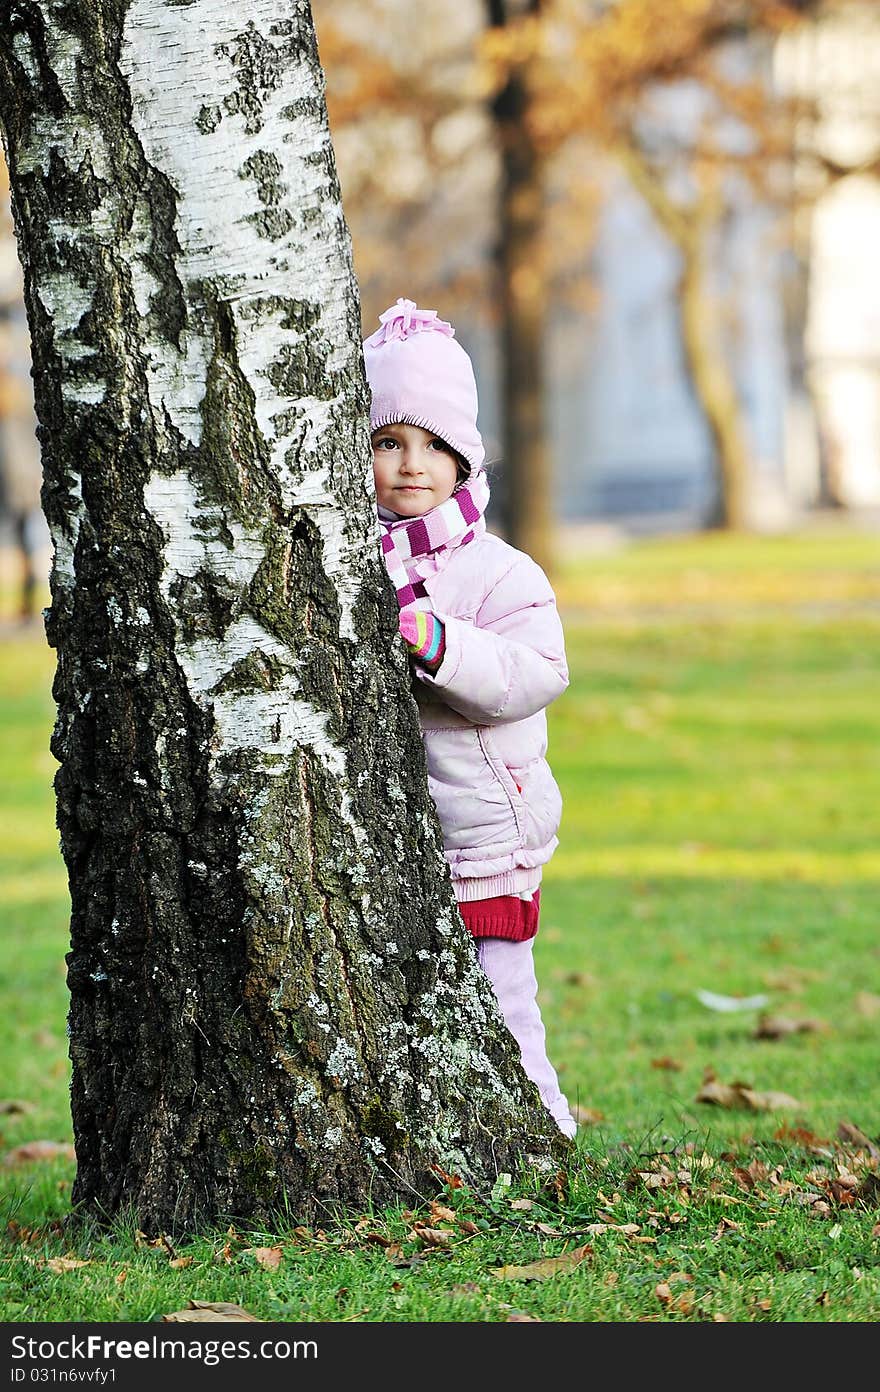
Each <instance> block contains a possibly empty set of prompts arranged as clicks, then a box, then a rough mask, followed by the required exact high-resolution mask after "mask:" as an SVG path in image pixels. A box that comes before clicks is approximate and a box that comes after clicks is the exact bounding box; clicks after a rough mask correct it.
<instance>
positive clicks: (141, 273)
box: [0, 0, 567, 1230]
mask: <svg viewBox="0 0 880 1392" xmlns="http://www.w3.org/2000/svg"><path fill="white" fill-rule="evenodd" d="M0 81H2V94H0V115H2V122H3V127H4V137H5V145H6V151H7V158H8V162H9V167H10V174H11V182H12V191H13V199H14V211H15V217H16V228H17V235H18V239H19V246H20V251H21V256H22V261H23V264H24V269H25V280H26V297H27V306H28V315H29V322H30V328H31V335H32V346H33V361H34V379H35V388H36V398H37V410H38V416H39V420H40V435H41V442H42V449H43V457H44V476H45V483H44V489H43V503H44V509H45V512H46V515H47V518H48V520H49V524H50V527H51V530H52V535H53V540H54V562H53V569H52V577H51V593H52V602H51V607H50V609H49V611H48V612H47V621H46V626H47V634H48V638H49V642H50V643H51V644H52V645H53V647H55V648H56V649H57V672H56V678H55V685H54V694H55V698H56V702H57V711H58V715H57V723H56V727H55V731H54V735H53V740H52V749H53V752H54V754H55V756H56V758H57V759H58V761H59V769H58V773H57V775H56V790H57V811H58V826H59V830H60V834H61V848H62V852H63V855H64V859H65V862H66V865H67V868H68V872H69V883H70V895H71V949H70V953H69V956H68V965H69V977H68V979H69V985H70V993H71V1006H70V1022H69V1029H70V1053H71V1059H72V1065H73V1080H72V1112H73V1124H74V1133H75V1141H76V1150H77V1177H76V1183H75V1187H74V1192H73V1199H74V1201H75V1202H76V1203H78V1204H81V1205H83V1206H84V1207H85V1208H86V1209H87V1210H90V1211H92V1212H98V1213H101V1214H104V1215H108V1214H112V1213H114V1212H116V1211H118V1210H119V1209H120V1208H121V1207H122V1206H131V1207H132V1208H133V1210H134V1212H135V1213H136V1215H137V1219H138V1222H139V1223H140V1225H141V1226H142V1227H145V1228H146V1229H147V1230H157V1229H165V1230H171V1229H173V1230H180V1229H182V1228H186V1227H193V1226H195V1225H197V1224H204V1223H206V1222H210V1221H211V1220H213V1219H215V1218H217V1217H218V1216H220V1215H227V1214H235V1215H239V1216H246V1217H250V1218H253V1219H257V1218H260V1217H269V1216H270V1215H271V1214H272V1213H273V1212H277V1210H278V1209H279V1208H280V1207H281V1206H282V1205H283V1204H286V1205H287V1206H288V1208H289V1210H290V1211H292V1212H294V1213H296V1214H298V1215H300V1217H301V1220H302V1221H308V1220H309V1218H310V1217H312V1216H314V1214H315V1212H316V1211H318V1209H319V1207H324V1211H326V1205H327V1203H328V1202H329V1203H334V1202H338V1203H342V1204H348V1205H362V1204H364V1203H365V1202H366V1201H367V1200H368V1199H372V1200H373V1201H380V1202H381V1201H384V1200H386V1199H387V1200H394V1199H397V1198H399V1197H400V1196H401V1195H404V1194H405V1195H406V1196H407V1198H408V1199H410V1200H411V1198H412V1189H411V1187H410V1186H414V1187H415V1188H416V1189H418V1190H423V1189H424V1186H425V1185H431V1184H432V1180H433V1182H434V1183H436V1180H435V1179H434V1171H433V1170H432V1166H434V1165H437V1164H439V1165H440V1166H441V1167H442V1168H443V1169H445V1170H447V1171H456V1172H458V1173H459V1174H461V1175H462V1176H464V1177H467V1178H468V1179H469V1181H470V1182H473V1183H476V1184H481V1183H484V1182H485V1183H488V1182H491V1180H492V1179H494V1177H495V1175H496V1173H497V1171H498V1169H499V1168H510V1166H511V1165H515V1164H516V1163H517V1159H518V1158H519V1157H526V1158H528V1157H531V1158H532V1160H533V1161H534V1162H535V1163H538V1164H545V1165H546V1164H547V1163H548V1162H550V1161H551V1160H552V1159H553V1158H554V1157H556V1156H558V1155H560V1154H561V1153H564V1147H565V1146H566V1145H567V1143H565V1142H561V1141H560V1140H559V1138H558V1133H557V1131H556V1128H555V1125H554V1123H553V1122H552V1121H551V1120H550V1118H549V1116H548V1114H547V1113H546V1111H545V1109H544V1108H543V1106H542V1105H541V1103H540V1101H539V1099H538V1094H537V1092H536V1091H535V1089H534V1088H533V1087H532V1085H531V1084H530V1083H529V1081H528V1080H527V1079H526V1077H525V1075H524V1073H523V1072H522V1070H521V1067H520V1064H519V1061H518V1051H517V1049H516V1046H515V1044H514V1043H513V1041H512V1040H511V1038H510V1036H509V1035H508V1034H507V1032H506V1030H505V1029H504V1027H503V1024H502V1022H501V1017H500V1015H499V1013H498V1011H497V1008H496V1006H495V1003H494V997H493V996H492V993H491V990H490V988H489V986H488V983H487V981H486V979H485V977H484V976H483V974H482V972H481V971H480V969H479V967H478V966H477V963H476V955H475V953H474V951H473V947H472V944H471V943H470V941H469V939H468V938H467V935H466V933H465V931H464V928H463V927H462V925H461V922H460V919H459V917H458V914H457V911H456V908H455V901H454V898H453V896H452V892H451V886H450V882H449V877H448V873H447V871H446V867H445V863H444V861H443V859H442V851H441V847H440V839H439V833H438V827H437V822H436V816H435V813H434V809H433V806H432V804H431V802H430V799H429V796H428V792H427V783H426V776H425V766H424V757H423V749H422V742H421V737H420V733H419V728H418V721H417V715H416V708H415V703H414V701H413V699H412V696H411V693H410V690H409V681H408V673H407V667H406V661H405V657H404V654H403V651H402V646H401V645H400V643H399V640H398V639H397V635H396V606H395V603H394V598H393V595H392V593H391V590H390V585H389V584H388V583H386V578H385V575H384V572H383V570H382V568H381V564H380V561H379V551H378V544H377V532H376V522H375V500H374V495H373V485H372V474H371V469H370V463H369V460H370V452H369V435H368V425H367V395H366V386H365V380H364V373H363V360H362V355H361V348H360V330H359V323H360V319H359V312H358V302H357V293H356V288H355V285H354V279H353V274H352V266H351V255H350V246H349V238H348V232H347V228H346V225H345V222H344V218H343V214H342V210H341V206H340V198H339V190H338V185H337V180H336V174H335V166H334V161H333V153H332V148H331V144H330V139H329V134H328V129H327V123H326V115H325V108H324V99H323V77H322V73H321V69H320V65H319V59H318V55H317V52H316V47H315V42H314V32H313V27H312V19H311V13H310V9H309V5H308V3H307V0H251V4H250V5H249V6H248V8H247V12H246V17H245V15H244V14H240V13H239V12H238V10H237V7H235V6H231V5H229V4H227V3H226V0H64V3H61V2H60V0H11V3H10V4H8V5H7V6H6V7H5V8H4V10H3V13H2V17H0ZM561 1148H562V1149H561Z"/></svg>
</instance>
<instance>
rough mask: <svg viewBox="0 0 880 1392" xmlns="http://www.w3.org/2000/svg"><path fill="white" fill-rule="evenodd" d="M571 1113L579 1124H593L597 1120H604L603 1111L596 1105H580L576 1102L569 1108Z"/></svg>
mask: <svg viewBox="0 0 880 1392" xmlns="http://www.w3.org/2000/svg"><path fill="white" fill-rule="evenodd" d="M571 1114H572V1116H573V1117H574V1119H575V1121H576V1122H577V1123H578V1125H579V1126H595V1125H596V1123H597V1122H600V1121H604V1120H605V1113H604V1112H600V1111H599V1110H598V1109H597V1108H596V1107H581V1106H579V1104H578V1103H577V1102H575V1104H574V1106H573V1107H572V1108H571Z"/></svg>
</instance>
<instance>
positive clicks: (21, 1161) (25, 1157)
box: [3, 1141, 76, 1165]
mask: <svg viewBox="0 0 880 1392" xmlns="http://www.w3.org/2000/svg"><path fill="white" fill-rule="evenodd" d="M75 1159H76V1151H75V1150H74V1148H73V1146H72V1145H70V1144H68V1143H66V1142H65V1141H25V1142H24V1144H23V1145H17V1146H13V1148H12V1150H7V1152H6V1154H5V1155H4V1157H3V1163H4V1165H29V1164H31V1163H32V1162H33V1161H34V1160H75Z"/></svg>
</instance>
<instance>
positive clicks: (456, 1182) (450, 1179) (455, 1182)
mask: <svg viewBox="0 0 880 1392" xmlns="http://www.w3.org/2000/svg"><path fill="white" fill-rule="evenodd" d="M430 1168H431V1169H432V1170H433V1171H434V1173H435V1174H436V1175H439V1176H440V1178H441V1179H442V1180H443V1183H444V1184H448V1185H449V1188H450V1189H461V1188H463V1186H464V1180H463V1179H460V1178H459V1176H458V1175H457V1174H447V1172H446V1170H444V1169H441V1167H440V1166H439V1165H436V1164H432V1165H431V1166H430Z"/></svg>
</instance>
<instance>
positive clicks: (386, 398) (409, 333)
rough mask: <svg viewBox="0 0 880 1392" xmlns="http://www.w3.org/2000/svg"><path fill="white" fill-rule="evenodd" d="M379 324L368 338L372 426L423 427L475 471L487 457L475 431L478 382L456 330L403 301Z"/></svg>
mask: <svg viewBox="0 0 880 1392" xmlns="http://www.w3.org/2000/svg"><path fill="white" fill-rule="evenodd" d="M379 323H380V324H381V326H382V327H381V328H379V329H377V330H376V332H375V333H373V334H370V337H369V338H367V339H365V340H364V362H365V364H366V368H367V381H368V382H369V384H370V390H371V392H372V404H371V406H370V429H371V430H378V429H379V428H380V427H381V426H383V425H392V424H394V423H395V422H398V421H399V422H401V423H402V424H405V425H419V426H421V428H422V429H423V430H430V432H431V434H432V435H437V436H439V438H440V439H441V440H445V441H446V443H447V445H450V446H451V447H452V449H454V450H455V451H456V453H457V454H460V455H461V457H462V458H463V459H464V460H465V461H466V462H467V464H468V465H469V467H470V471H471V474H472V475H473V474H475V473H476V472H477V471H478V470H479V468H480V466H481V465H482V463H483V460H484V459H485V457H486V452H485V450H484V448H483V440H482V436H481V435H480V432H479V430H478V429H477V405H478V403H477V384H476V381H475V379H474V369H473V367H472V366H471V360H470V358H469V357H468V355H467V353H466V352H465V350H464V349H463V348H462V346H461V344H460V343H456V341H455V329H454V328H453V327H452V325H451V324H447V323H446V321H445V320H443V319H438V318H437V311H436V310H435V309H419V307H418V305H416V304H413V302H412V300H404V299H399V300H398V301H397V304H395V305H392V306H391V308H390V309H386V310H385V313H384V314H380V315H379Z"/></svg>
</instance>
